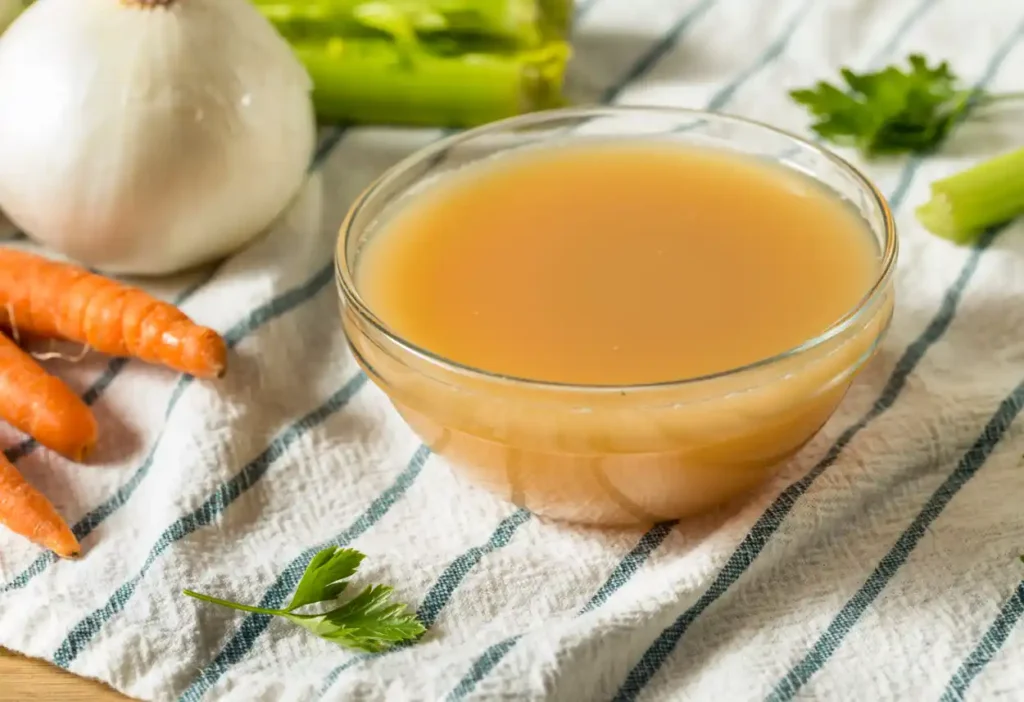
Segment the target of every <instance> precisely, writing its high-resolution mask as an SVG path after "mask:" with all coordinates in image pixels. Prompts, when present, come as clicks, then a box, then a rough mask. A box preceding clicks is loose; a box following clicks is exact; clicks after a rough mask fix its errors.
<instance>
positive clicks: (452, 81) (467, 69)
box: [293, 39, 569, 128]
mask: <svg viewBox="0 0 1024 702" xmlns="http://www.w3.org/2000/svg"><path fill="white" fill-rule="evenodd" d="M293 47H294V49H295V52H296V54H297V55H298V57H299V60H300V61H302V63H303V64H304V65H305V67H306V70H307V71H308V72H309V74H310V76H311V77H312V79H313V84H314V86H315V88H314V91H313V102H314V104H315V106H316V110H317V114H318V116H319V117H320V119H322V120H324V121H328V122H344V123H355V124H360V123H363V124H366V123H373V124H381V123H386V124H402V125H411V126H435V127H454V128H462V127H472V126H477V125H480V124H485V123H487V122H491V121H494V120H498V119H504V118H506V117H510V116H513V115H517V114H521V113H524V112H529V111H533V110H539V109H547V108H551V107H557V106H560V105H561V104H562V98H561V94H562V79H563V76H564V73H565V66H566V63H567V61H568V58H569V48H568V46H567V45H565V44H560V43H555V44H550V45H547V46H545V47H543V48H541V49H537V50H532V51H525V52H516V53H471V54H462V55H453V56H444V55H438V54H435V53H432V52H429V51H425V50H422V49H420V48H418V47H416V46H412V47H409V46H404V45H402V44H401V43H397V42H387V41H382V40H375V39H334V40H330V41H328V42H306V41H299V42H296V43H294V44H293Z"/></svg>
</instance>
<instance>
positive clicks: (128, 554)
mask: <svg viewBox="0 0 1024 702" xmlns="http://www.w3.org/2000/svg"><path fill="white" fill-rule="evenodd" d="M912 51H920V52H923V53H925V54H927V55H928V56H929V57H932V58H936V59H938V58H944V59H948V60H949V61H950V63H951V65H952V66H953V67H954V69H955V70H956V71H957V72H958V73H959V74H960V75H961V76H962V77H963V78H964V79H965V80H967V81H971V82H973V83H975V84H977V85H978V86H981V87H987V88H992V89H1008V90H1022V89H1024V4H1022V3H1021V2H1020V0H586V2H585V3H583V4H581V5H580V6H579V8H578V17H577V30H576V59H575V61H574V63H573V66H572V71H571V91H572V93H573V95H574V97H575V98H577V99H578V100H583V101H599V100H604V101H608V102H619V103H629V104H641V103H642V104H659V105H677V106H687V107H707V108H712V109H717V110H722V111H728V112H732V113H736V114H740V115H747V116H753V117H757V118H759V119H761V120H766V121H770V122H772V123H775V124H777V125H779V126H781V127H784V128H788V129H791V130H794V131H797V132H801V133H807V126H808V118H807V115H806V114H805V113H804V112H803V111H802V110H801V109H800V108H799V107H797V106H796V105H794V104H793V103H792V102H791V101H790V100H789V99H788V97H787V95H786V91H787V89H789V88H793V87H798V86H804V85H807V84H810V83H811V82H813V81H814V80H816V79H818V78H820V77H829V78H831V77H834V76H835V75H836V73H837V71H838V69H839V68H840V67H842V66H851V67H854V68H857V69H865V68H868V67H879V66H882V65H885V64H886V63H888V62H890V61H895V60H901V59H902V58H903V57H905V56H906V55H907V54H908V53H910V52H912ZM1020 115H1021V112H1020V111H1017V112H1015V113H1014V112H1013V111H1011V110H1006V111H1003V112H1000V113H995V114H994V113H989V114H987V115H986V117H985V118H984V119H982V118H980V117H979V118H976V119H971V120H969V121H968V122H967V123H966V124H964V125H963V126H962V128H961V129H960V130H959V131H958V132H957V133H956V135H955V137H954V138H953V139H952V140H951V141H950V142H949V143H948V144H947V145H945V146H944V147H943V149H942V150H941V152H940V153H938V154H936V155H934V156H933V157H930V158H927V159H921V158H894V159H890V160H886V161H881V162H877V163H871V164H863V163H860V161H859V160H858V159H857V158H856V157H855V155H853V154H847V155H849V156H850V157H851V158H852V159H854V160H855V161H856V162H858V163H859V164H860V165H861V166H863V167H864V168H865V169H866V171H867V172H868V173H869V174H870V175H871V177H872V178H873V179H874V180H875V181H876V182H877V184H878V185H879V186H880V187H881V189H882V190H883V191H884V192H885V193H886V194H887V195H888V196H889V198H890V200H891V202H892V205H893V209H894V210H895V212H896V213H897V217H898V222H899V226H900V228H901V234H902V241H903V252H902V258H901V264H900V267H899V272H898V275H897V281H896V282H897V289H898V300H899V303H898V309H897V312H896V317H895V320H894V322H893V326H892V331H891V333H890V335H889V337H888V338H887V340H886V342H885V344H884V346H883V348H882V349H881V352H880V353H879V355H878V357H877V358H876V359H875V360H874V361H873V363H872V364H871V365H870V366H869V367H868V368H867V369H866V370H865V372H864V373H863V374H862V375H861V377H860V378H859V380H858V381H857V383H856V384H855V386H854V387H853V389H852V390H851V391H850V393H849V395H848V396H847V399H846V400H845V402H844V403H843V405H842V407H841V409H840V411H839V412H838V413H837V415H836V416H835V417H834V418H833V420H832V421H831V422H830V423H829V424H828V425H827V426H826V427H825V428H824V430H823V431H822V432H821V433H820V435H819V436H818V437H817V438H816V439H815V440H814V441H813V442H812V443H811V444H810V445H808V446H807V448H806V449H805V450H804V451H802V452H801V453H800V455H799V456H798V457H797V458H796V459H795V460H794V461H793V462H792V464H791V465H790V466H789V467H788V468H787V469H785V470H784V471H783V472H782V473H781V474H780V475H779V476H778V478H777V479H776V480H775V481H774V482H772V483H771V484H770V485H768V486H766V487H765V488H764V489H763V490H762V491H761V492H760V493H759V494H758V495H756V497H755V498H754V499H753V500H752V501H751V502H749V503H748V504H746V505H745V506H743V507H741V508H739V509H738V511H734V512H732V513H728V514H717V515H711V516H708V517H706V518H702V519H698V520H694V521H689V522H685V523H681V524H670V525H662V526H658V527H656V528H654V529H652V530H650V531H647V532H643V531H638V530H634V531H630V530H618V531H601V530H597V529H589V528H581V527H574V526H567V525H562V524H556V523H550V522H546V521H543V520H540V519H538V518H536V517H533V516H531V515H530V514H529V513H527V512H525V511H521V510H517V509H515V508H514V507H512V506H509V505H508V504H505V503H503V502H500V501H498V500H497V499H494V498H492V497H490V496H488V495H486V494H484V493H482V492H479V491H477V490H474V489H472V488H470V487H466V486H465V485H463V484H461V483H460V482H457V481H456V480H455V479H454V478H453V477H452V476H451V475H450V474H449V472H448V469H447V468H446V466H445V465H444V464H443V462H442V461H441V460H439V459H437V458H436V457H432V456H431V455H430V454H429V452H428V451H427V450H426V449H424V448H423V447H422V446H421V445H420V444H419V442H418V441H417V439H416V438H415V437H414V436H413V435H412V434H411V433H410V431H409V430H408V429H407V428H406V427H405V426H404V425H403V423H402V422H401V421H400V419H399V418H398V417H397V416H396V415H395V413H394V412H393V411H392V409H391V408H390V407H389V405H388V403H387V401H386V400H385V398H384V396H383V395H382V394H381V393H380V392H379V391H378V390H377V389H376V388H375V387H374V386H372V385H371V384H370V383H368V382H367V380H366V378H365V376H364V375H362V374H361V373H360V372H359V369H358V368H357V366H356V364H355V363H354V361H353V360H352V357H351V355H350V354H349V353H348V351H347V350H346V346H345V341H344V339H343V336H342V332H341V328H340V324H339V322H338V310H337V306H338V300H337V296H336V293H335V289H334V286H333V284H332V283H333V277H332V276H333V273H332V268H331V262H330V259H331V254H332V249H333V246H334V242H335V236H336V232H337V229H338V226H339V224H340V222H341V219H342V217H343V215H344V212H345V210H346V207H347V206H348V204H349V203H350V202H351V201H352V199H353V198H354V197H355V196H356V194H357V193H358V192H359V191H360V190H361V189H362V188H363V187H364V186H365V185H366V184H367V183H368V182H369V180H370V179H371V178H373V177H374V176H376V175H377V174H379V173H380V172H381V171H382V170H383V169H385V168H387V167H388V166H389V165H391V164H393V163H395V162H396V161H397V160H398V159H399V158H401V157H403V156H405V155H407V154H409V153H410V152H412V151H413V150H415V149H416V148H418V147H421V146H423V145H425V144H427V143H428V142H430V141H431V140H433V139H436V138H437V137H438V136H439V134H440V133H439V132H436V131H429V130H396V129H383V128H365V129H352V130H349V131H347V132H346V131H342V130H337V129H334V130H328V131H326V132H325V133H324V134H323V137H322V144H321V148H320V151H319V154H318V158H317V162H316V164H315V167H314V170H313V175H312V176H311V178H310V180H309V184H308V186H307V188H306V189H305V191H304V192H303V193H302V196H301V197H300V198H299V200H298V201H297V202H296V204H295V206H294V207H293V208H292V210H291V211H290V212H289V213H287V216H285V217H284V218H282V220H281V222H280V223H279V226H277V227H276V229H275V230H274V231H273V232H272V233H271V234H270V235H269V236H267V237H266V238H264V239H261V240H260V241H259V242H257V243H256V244H254V245H253V246H251V247H250V248H248V249H247V250H245V251H243V252H242V253H240V254H238V255H237V256H235V257H234V258H233V259H231V260H229V261H227V262H226V263H225V264H224V265H223V266H221V267H219V268H217V269H216V271H215V272H212V273H211V272H207V273H200V274H196V275H193V276H190V277H189V278H188V279H182V280H175V281H171V282H168V283H166V284H164V286H163V287H162V288H161V289H160V291H159V292H160V293H161V294H163V295H165V296H166V297H168V298H170V299H175V300H177V301H178V302H179V303H180V304H181V305H182V306H183V308H184V309H185V310H186V311H187V312H188V313H190V314H191V315H193V316H194V317H195V318H197V319H198V320H199V321H201V322H203V323H205V324H209V325H212V326H214V327H216V328H218V329H220V330H221V331H223V333H224V334H225V335H226V338H227V339H228V342H229V344H230V346H231V348H232V349H233V367H232V370H231V372H230V373H229V374H228V376H227V377H226V378H224V379H223V380H222V381H220V382H218V383H214V384H208V383H201V382H193V381H192V380H191V379H189V378H187V377H181V376H174V375H173V374H171V373H168V372H166V371H163V370H160V369H155V368H150V367H145V366H143V365H140V364H137V363H125V362H121V361H114V362H108V361H105V360H103V359H99V358H96V359H91V360H88V361H86V362H82V363H80V364H76V365H73V366H69V365H68V364H63V365H61V366H60V372H61V373H62V375H64V376H65V377H68V378H69V379H70V382H72V383H74V385H75V386H76V387H77V388H78V389H80V391H81V392H82V393H83V394H85V395H86V396H87V398H88V399H89V401H90V402H91V403H92V405H93V406H94V408H95V410H96V412H97V414H98V415H99V419H100V421H101V424H102V426H103V427H104V429H105V430H106V432H105V435H104V437H103V440H102V443H101V445H100V447H99V450H98V453H97V455H96V458H97V461H98V462H99V463H100V465H97V466H95V467H86V468H83V467H79V466H72V465H68V464H67V463H65V462H63V461H62V460H60V459H58V458H56V457H54V456H52V455H51V454H50V453H49V452H46V451H41V450H38V448H37V447H36V445H35V444H33V443H31V442H26V443H19V442H20V441H21V437H18V436H16V435H14V434H13V433H12V432H11V431H9V430H6V429H4V430H0V431H2V436H0V439H3V440H4V445H6V446H12V447H13V448H11V449H10V451H9V454H10V455H11V456H12V458H14V459H16V460H17V464H18V466H19V467H20V468H21V470H23V471H24V472H25V474H26V475H27V476H28V477H29V478H30V479H31V480H32V481H34V482H35V483H36V484H37V485H38V486H39V487H40V488H41V489H43V490H44V491H45V492H46V493H47V494H48V495H51V496H54V498H55V501H56V502H57V503H58V507H59V508H60V509H61V510H62V512H63V513H64V514H66V515H69V516H70V517H71V518H72V519H73V521H74V522H75V530H76V532H77V533H78V535H79V536H80V537H81V538H82V539H83V541H84V545H85V547H86V549H87V553H86V555H85V558H84V559H83V560H82V561H80V562H56V561H54V559H52V558H50V557H49V556H46V555H40V553H39V552H38V551H37V550H36V549H34V548H32V547H30V546H29V545H26V544H25V543H24V542H23V541H21V540H19V539H16V538H13V537H11V536H9V535H7V534H6V533H0V645H3V646H6V647H10V648H13V649H16V650H18V651H21V652H24V653H27V654H28V655H31V656H37V657H41V658H45V659H48V660H50V661H53V662H55V663H56V664H57V665H59V666H61V667H64V668H67V669H69V670H70V671H72V672H74V673H76V674H78V675H82V676H88V677H94V678H99V679H102V680H105V681H107V682H108V683H110V684H112V685H113V686H114V687H116V688H118V689H120V690H123V691H124V692H126V693H128V694H129V695H131V696H134V697H138V698H142V699H146V700H175V699H180V700H183V701H185V702H197V701H198V700H214V699H227V700H239V701H246V702H248V701H251V700H369V701H376V700H431V701H432V700H451V701H453V702H455V701H461V700H489V699H526V700H566V701H576V700H610V699H615V700H623V701H627V700H630V701H631V700H675V699H693V700H772V701H775V702H784V701H786V700H792V699H796V698H800V699H821V700H959V699H962V698H967V699H973V700H989V699H1007V700H1012V699H1017V700H1024V664H1022V661H1024V625H1020V623H1019V620H1020V619H1021V615H1022V613H1024V580H1022V578H1024V564H1022V563H1021V562H1020V561H1019V560H1018V558H1017V556H1018V554H1020V553H1024V510H1022V509H1021V498H1022V496H1024V461H1022V458H1021V455H1022V453H1024V419H1021V418H1019V417H1018V414H1019V413H1020V410H1021V407H1022V406H1024V223H1020V222H1018V223H1017V224H1016V225H1012V226H1009V227H1005V228H1003V229H1001V230H997V231H992V232H990V233H989V234H987V235H986V236H985V237H984V238H983V239H982V240H981V241H980V242H979V243H978V244H977V245H976V246H974V247H971V248H958V247H955V246H953V245H951V244H949V243H947V242H945V241H942V240H940V239H937V238H935V237H933V236H930V235H929V234H927V233H926V232H924V231H923V230H922V229H921V228H920V227H919V226H918V225H917V224H916V223H915V220H914V218H913V214H912V211H913V207H914V206H915V204H917V203H920V202H921V201H922V200H923V199H925V198H926V196H927V192H928V190H927V189H928V183H929V182H931V181H933V180H935V179H937V178H938V177H940V176H943V175H946V174H949V173H952V172H954V171H956V170H959V169H961V168H963V167H965V166H967V165H968V164H971V163H973V162H975V161H977V160H979V159H981V158H984V157H988V156H991V155H994V154H996V153H998V152H1001V151H1005V150H1008V149H1010V148H1011V147H1013V146H1019V145H1021V144H1024V120H1022V119H1021V117H1020ZM327 544H339V545H343V546H352V547H355V548H358V549H359V550H361V551H363V552H365V553H367V554H369V556H370V557H369V558H368V559H367V561H366V563H365V564H364V566H363V568H362V569H361V572H360V574H359V579H360V581H363V582H387V583H393V584H395V585H396V586H397V589H398V592H397V596H398V597H399V598H400V599H401V600H402V601H406V602H410V603H412V604H413V606H414V607H416V608H417V609H418V612H419V614H420V616H421V618H422V619H423V621H424V623H425V624H426V625H427V626H428V627H429V631H428V633H427V635H426V636H425V638H424V639H423V641H422V642H420V643H419V644H417V645H415V646H412V647H408V648H401V649H398V650H394V651H392V652H390V653H388V654H384V655H378V656H366V655H358V654H355V653H351V652H348V651H346V650H343V649H340V648H337V647H335V646H332V645H330V644H328V643H325V642H323V641H321V640H319V639H316V638H314V637H312V636H309V635H307V634H306V633H304V632H302V631H300V630H297V629H296V628H295V627H291V626H287V625H282V624H281V623H280V622H276V621H274V622H270V621H268V620H267V619H266V618H265V617H262V616H259V615H241V614H237V613H233V612H230V611H227V610H223V609H220V608H216V607H211V606H207V605H203V604H201V603H199V602H196V601H194V600H190V599H187V598H185V597H182V596H181V594H180V593H181V590H182V589H183V588H193V589H197V590H200V591H204V592H215V593H222V594H225V595H230V596H231V597H233V598H234V599H237V600H239V601H243V602H253V603H256V602H260V603H262V604H264V605H265V606H275V605H279V604H281V603H282V602H283V601H285V600H286V599H287V598H288V597H289V595H290V593H291V592H292V590H293V589H294V587H295V585H296V582H297V580H298V578H299V576H300V575H301V573H302V571H303V569H304V567H305V566H306V564H307V563H308V562H309V559H310V557H311V556H312V554H313V553H315V551H316V550H317V549H318V548H320V547H322V546H324V545H327Z"/></svg>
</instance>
